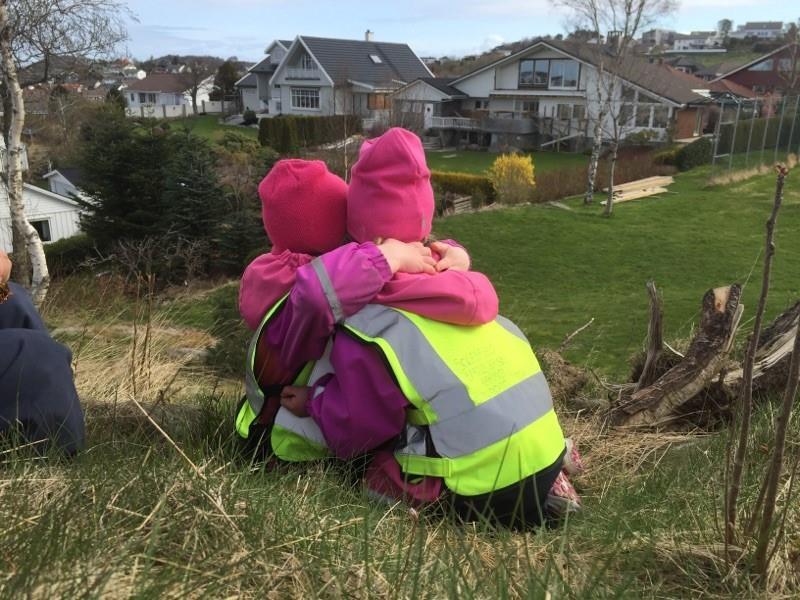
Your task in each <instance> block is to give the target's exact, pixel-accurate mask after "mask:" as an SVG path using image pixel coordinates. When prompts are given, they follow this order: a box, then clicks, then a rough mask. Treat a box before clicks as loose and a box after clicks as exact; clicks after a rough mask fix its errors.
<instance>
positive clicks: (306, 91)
mask: <svg viewBox="0 0 800 600" xmlns="http://www.w3.org/2000/svg"><path fill="white" fill-rule="evenodd" d="M290 96H291V100H292V108H293V109H296V110H313V111H319V110H322V109H321V108H320V97H319V96H320V94H319V88H309V87H293V88H291V90H290ZM315 99H316V102H314V100H315ZM314 104H316V106H313V105H314Z"/></svg>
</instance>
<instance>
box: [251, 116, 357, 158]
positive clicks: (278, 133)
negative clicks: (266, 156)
mask: <svg viewBox="0 0 800 600" xmlns="http://www.w3.org/2000/svg"><path fill="white" fill-rule="evenodd" d="M355 133H361V119H360V118H359V117H358V116H356V115H334V116H328V117H306V116H281V117H275V118H271V119H261V121H260V122H259V124H258V140H259V142H261V144H262V145H263V146H272V147H273V148H275V149H276V150H278V151H279V152H281V153H288V152H293V151H295V150H296V149H297V148H312V147H316V146H320V145H322V144H329V143H331V142H336V141H339V140H341V139H344V138H345V137H346V136H350V135H353V134H355ZM291 143H293V144H294V146H291ZM290 146H291V148H292V149H290V150H286V149H285V148H288V147H290Z"/></svg>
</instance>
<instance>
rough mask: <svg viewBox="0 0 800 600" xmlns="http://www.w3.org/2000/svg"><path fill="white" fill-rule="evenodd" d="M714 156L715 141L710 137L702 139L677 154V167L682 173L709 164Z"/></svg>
mask: <svg viewBox="0 0 800 600" xmlns="http://www.w3.org/2000/svg"><path fill="white" fill-rule="evenodd" d="M713 155H714V141H713V140H712V139H711V138H710V137H701V138H700V139H698V140H695V141H694V142H692V143H691V144H686V145H685V146H683V147H681V148H680V149H679V150H678V152H677V153H676V154H675V166H676V167H678V169H680V170H681V171H688V170H689V169H694V168H695V167H699V166H700V165H707V164H709V163H710V162H711V158H712V156H713Z"/></svg>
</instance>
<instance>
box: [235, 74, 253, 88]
mask: <svg viewBox="0 0 800 600" xmlns="http://www.w3.org/2000/svg"><path fill="white" fill-rule="evenodd" d="M236 87H249V88H254V87H258V75H256V74H255V73H248V74H247V75H245V76H244V77H242V78H241V79H240V80H239V81H237V82H236Z"/></svg>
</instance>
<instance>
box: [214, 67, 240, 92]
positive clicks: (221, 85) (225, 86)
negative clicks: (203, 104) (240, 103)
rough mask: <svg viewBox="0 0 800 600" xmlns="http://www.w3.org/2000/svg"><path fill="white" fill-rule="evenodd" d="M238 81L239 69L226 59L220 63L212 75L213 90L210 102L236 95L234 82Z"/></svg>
mask: <svg viewBox="0 0 800 600" xmlns="http://www.w3.org/2000/svg"><path fill="white" fill-rule="evenodd" d="M237 81H239V69H238V68H237V67H236V64H235V63H234V62H233V61H232V60H230V59H228V60H226V61H225V62H224V63H222V64H221V65H220V66H219V68H218V69H217V74H216V75H214V90H213V91H212V92H211V95H210V98H211V99H212V100H225V98H230V97H231V96H233V95H234V94H236V82H237Z"/></svg>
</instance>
